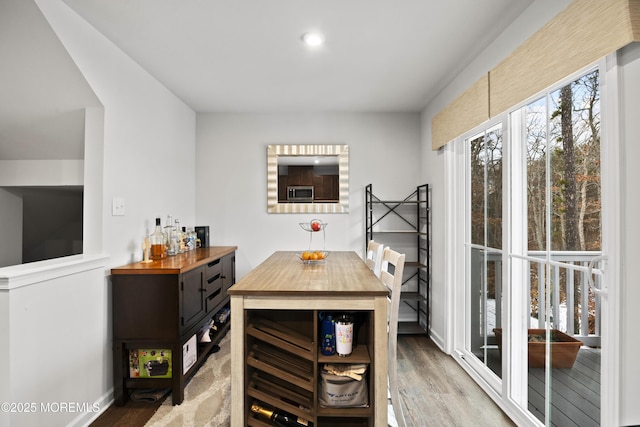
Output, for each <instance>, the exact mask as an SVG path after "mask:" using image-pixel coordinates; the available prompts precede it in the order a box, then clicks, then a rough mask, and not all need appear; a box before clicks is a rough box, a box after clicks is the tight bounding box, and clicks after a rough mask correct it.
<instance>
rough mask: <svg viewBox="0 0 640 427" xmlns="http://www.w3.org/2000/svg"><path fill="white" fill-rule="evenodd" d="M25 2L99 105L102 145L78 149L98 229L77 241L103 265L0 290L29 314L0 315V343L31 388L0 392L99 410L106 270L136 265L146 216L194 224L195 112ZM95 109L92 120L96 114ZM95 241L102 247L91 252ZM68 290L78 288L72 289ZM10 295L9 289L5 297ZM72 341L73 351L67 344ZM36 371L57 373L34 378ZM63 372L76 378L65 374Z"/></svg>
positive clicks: (108, 390)
mask: <svg viewBox="0 0 640 427" xmlns="http://www.w3.org/2000/svg"><path fill="white" fill-rule="evenodd" d="M35 2H36V4H37V5H38V7H39V8H40V9H41V11H42V12H43V15H44V16H45V18H46V19H47V20H48V22H49V24H50V25H51V27H52V28H53V31H54V32H55V33H56V35H57V36H58V37H59V38H60V40H61V42H62V43H63V45H64V46H65V48H66V49H67V51H68V52H69V55H70V56H71V57H72V59H73V60H74V61H75V62H76V64H77V66H78V68H79V69H80V71H81V72H82V74H83V75H84V77H85V79H86V80H87V82H88V83H89V85H90V86H91V88H92V89H93V91H94V92H95V93H96V95H97V96H98V98H99V99H100V102H101V103H102V105H103V106H104V119H103V120H96V123H99V126H97V125H96V126H97V127H99V128H102V126H103V129H104V140H103V141H99V143H98V144H97V147H95V146H91V147H88V148H87V149H85V153H86V152H87V151H88V152H89V153H90V156H89V158H91V161H92V162H95V163H94V165H95V167H87V168H86V171H85V177H84V178H85V183H87V182H90V183H91V185H92V186H93V191H92V194H90V195H88V199H89V200H90V203H91V205H89V206H85V209H86V210H87V211H90V212H100V214H99V215H97V216H96V217H102V221H100V222H94V221H86V222H85V225H87V224H88V226H89V227H95V228H100V229H99V230H95V229H91V230H87V236H90V238H91V239H93V240H92V242H87V245H88V247H90V248H91V252H106V253H108V254H109V255H110V259H109V260H108V262H107V263H106V264H107V269H106V270H100V271H99V273H98V274H92V275H91V276H90V277H85V278H84V279H85V280H82V283H81V285H79V284H78V283H76V282H75V281H74V280H57V279H47V280H45V281H44V282H42V283H40V284H39V285H38V286H30V287H28V288H24V289H22V288H21V289H20V290H9V291H6V292H2V290H0V292H2V294H0V299H1V301H0V304H2V305H3V307H4V306H5V305H8V307H9V308H8V309H7V310H8V311H11V310H20V309H22V307H31V308H32V309H31V308H30V309H29V310H28V311H25V312H23V313H20V315H19V316H18V317H16V316H13V317H11V316H8V315H7V316H3V317H2V319H0V320H2V322H1V324H0V328H11V330H12V331H15V333H12V334H11V335H12V336H9V337H8V338H7V339H10V340H11V345H12V348H11V353H10V356H9V357H10V358H11V360H10V361H9V363H10V364H11V367H12V371H13V365H15V366H16V367H17V369H19V374H20V381H21V382H23V383H24V384H37V385H36V386H32V387H22V386H20V385H19V384H20V383H19V382H18V381H15V382H13V383H12V384H7V383H6V382H0V396H2V397H3V399H5V401H18V400H19V401H26V402H29V401H35V402H59V401H61V399H65V400H68V401H77V402H90V403H93V402H98V403H99V404H100V407H101V409H105V408H106V406H107V404H108V403H109V400H110V399H112V386H113V381H112V360H111V352H112V345H111V302H110V298H111V291H110V281H109V278H108V268H109V267H114V266H117V265H121V264H124V263H127V262H130V261H134V260H139V259H141V249H140V245H141V243H142V240H143V238H144V237H145V235H146V233H148V232H150V230H151V228H152V225H153V224H154V218H155V217H156V216H160V217H162V218H163V219H164V218H165V217H166V215H167V214H173V215H174V216H175V217H179V218H180V219H181V220H182V222H183V224H185V225H193V224H194V221H195V173H194V172H193V171H194V169H195V113H194V112H193V111H192V110H191V109H190V108H189V107H187V106H186V105H185V104H184V103H183V102H181V101H180V100H179V99H177V98H176V97H175V96H174V95H173V94H172V93H170V92H169V91H168V90H167V89H166V88H164V87H163V86H161V85H160V84H159V83H158V82H157V81H156V80H155V79H154V78H153V77H152V76H150V75H149V74H148V73H147V72H146V71H144V70H143V69H141V68H140V66H139V65H138V64H136V63H135V62H134V61H132V60H131V59H130V58H128V57H127V56H125V55H124V54H123V53H122V52H121V51H120V50H119V49H117V48H116V47H115V46H114V45H113V44H112V43H111V42H109V41H108V40H107V39H105V38H104V37H103V36H102V35H101V34H99V33H98V32H97V31H95V29H93V28H92V27H90V26H89V25H88V24H87V23H86V22H85V21H84V20H82V19H81V18H80V17H78V16H77V15H76V14H75V13H74V12H72V11H70V10H69V8H68V7H67V6H66V5H65V4H64V3H63V2H62V1H60V0H35ZM98 110H100V109H95V111H94V110H92V114H102V110H100V111H98ZM93 130H95V129H93ZM100 144H102V145H100ZM96 150H97V151H99V152H98V153H96V152H95V151H96ZM85 159H87V157H85ZM85 166H86V165H85ZM85 190H86V191H88V188H87V187H85ZM95 194H101V197H99V198H96V197H95ZM113 197H122V198H124V199H125V215H124V216H115V217H114V216H111V200H112V198H113ZM100 240H101V241H102V245H101V246H100V247H96V245H95V242H96V241H100ZM87 245H86V246H87ZM103 265H104V263H103ZM0 276H1V274H0ZM78 286H80V288H81V290H82V292H76V291H78ZM14 292H19V293H16V294H15V296H16V297H15V298H14V297H13V295H12V293H14ZM39 313H40V314H39ZM5 314H7V313H5ZM16 315H17V313H16ZM76 316H77V317H76ZM5 322H8V323H6V324H5ZM35 324H39V325H42V326H44V327H45V328H46V334H47V340H46V344H47V346H53V345H54V344H53V343H56V344H55V345H56V346H58V347H57V348H55V349H53V350H52V351H51V353H50V355H48V356H47V357H44V358H43V357H42V355H41V354H39V353H37V352H35V351H33V348H32V344H31V342H32V341H31V336H30V335H27V334H25V333H24V330H23V329H22V326H30V327H29V328H28V329H29V334H30V333H31V330H32V329H35V328H34V327H33V325H35ZM70 324H71V325H72V327H71V328H70V327H69V325H70ZM34 333H36V334H38V332H36V331H34ZM87 337H91V339H90V340H87ZM0 338H3V339H4V338H6V337H5V335H3V336H0ZM76 338H77V340H78V341H77V343H78V345H77V344H76V343H75V342H74V343H68V341H69V340H74V339H76ZM27 340H28V341H27ZM83 341H86V342H88V345H82V342H83ZM2 345H5V343H0V346H2ZM65 348H67V349H68V350H69V351H64V349H65ZM23 350H24V351H23ZM18 357H19V358H20V359H19V360H17V358H18ZM43 362H44V363H45V364H46V366H45V367H43ZM27 366H28V367H30V369H26V367H27ZM39 367H43V369H46V370H48V371H54V372H60V373H65V375H64V376H62V377H53V376H51V380H49V379H48V378H49V377H47V379H43V378H42V376H41V372H40V371H39V369H38V368H39ZM72 367H74V369H75V368H77V372H76V374H77V375H69V374H70V371H71V369H72ZM40 379H42V381H40ZM63 380H64V382H63ZM95 415H96V414H95V413H93V412H87V413H84V414H79V413H77V412H67V413H64V414H59V415H58V416H56V417H51V419H50V421H49V420H48V421H47V422H43V421H42V420H41V419H40V418H38V419H37V420H36V422H34V423H29V422H28V420H27V422H24V421H15V422H12V423H9V424H6V423H4V422H0V424H3V425H11V426H14V425H45V424H46V425H52V426H57V425H68V424H79V425H81V424H85V423H86V422H87V421H88V419H87V418H88V417H93V416H95ZM22 420H24V418H22Z"/></svg>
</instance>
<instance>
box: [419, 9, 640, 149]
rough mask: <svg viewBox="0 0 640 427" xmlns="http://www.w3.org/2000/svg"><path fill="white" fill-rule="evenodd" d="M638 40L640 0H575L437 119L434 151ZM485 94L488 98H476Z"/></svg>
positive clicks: (433, 144) (439, 114) (434, 127)
mask: <svg viewBox="0 0 640 427" xmlns="http://www.w3.org/2000/svg"><path fill="white" fill-rule="evenodd" d="M634 41H640V0H606V1H605V0H574V1H573V2H572V3H571V4H570V5H569V6H567V8H566V9H564V10H563V11H562V12H560V13H559V14H558V15H556V16H555V17H554V18H553V19H552V20H551V21H549V22H548V23H547V24H546V25H545V26H544V27H542V28H541V29H540V30H538V31H537V32H536V33H535V34H534V35H533V36H531V37H530V38H529V39H528V40H527V41H525V42H524V43H523V44H521V45H520V46H519V47H518V48H517V49H516V50H515V51H514V52H513V53H512V54H511V55H509V56H508V57H507V58H506V59H505V60H504V61H502V62H501V63H500V64H498V65H497V66H496V67H495V68H494V69H493V70H491V71H490V72H489V73H488V76H487V77H483V78H482V79H481V81H480V82H478V83H476V84H474V86H472V87H471V88H470V89H468V90H467V91H466V92H464V93H463V94H462V95H461V96H459V97H458V98H456V99H455V100H454V101H453V102H452V103H451V104H449V105H448V106H447V107H445V108H444V109H443V110H442V111H441V112H440V113H438V114H437V115H436V116H435V117H434V118H433V121H432V130H431V132H432V148H433V149H434V150H436V149H438V148H440V147H442V146H443V145H445V144H446V143H447V142H449V141H451V140H452V139H453V138H455V137H457V136H459V135H461V134H463V133H464V132H466V131H468V130H471V129H472V128H474V127H475V126H477V125H479V124H481V123H482V122H483V121H484V120H486V119H488V118H491V117H495V116H496V115H498V114H500V113H503V112H505V111H507V110H508V109H509V108H511V107H513V106H514V105H517V104H519V103H520V102H522V101H524V100H526V99H527V98H529V97H531V96H533V95H535V94H536V93H539V92H541V91H543V90H544V89H545V88H547V87H549V86H551V85H552V84H554V83H556V82H557V81H559V80H562V79H563V78H565V77H566V76H569V75H571V74H572V73H574V72H576V71H578V70H580V69H582V68H584V67H586V66H587V65H589V64H591V63H593V62H595V61H597V60H598V59H600V58H602V57H604V56H606V55H608V54H610V53H612V52H615V51H617V50H618V49H620V48H622V47H624V46H626V45H627V44H629V43H631V42H634ZM480 87H481V88H484V87H486V88H487V90H486V92H483V91H484V89H479V88H480ZM483 93H485V94H486V99H485V100H480V99H476V97H479V96H482V94H483ZM473 108H477V111H471V110H472V109H473ZM481 117H484V120H480V118H481Z"/></svg>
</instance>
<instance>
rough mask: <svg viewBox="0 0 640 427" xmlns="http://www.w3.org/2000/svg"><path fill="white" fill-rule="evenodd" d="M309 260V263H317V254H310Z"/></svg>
mask: <svg viewBox="0 0 640 427" xmlns="http://www.w3.org/2000/svg"><path fill="white" fill-rule="evenodd" d="M309 259H310V260H311V261H317V260H318V253H317V252H314V253H312V254H311V256H310V257H309Z"/></svg>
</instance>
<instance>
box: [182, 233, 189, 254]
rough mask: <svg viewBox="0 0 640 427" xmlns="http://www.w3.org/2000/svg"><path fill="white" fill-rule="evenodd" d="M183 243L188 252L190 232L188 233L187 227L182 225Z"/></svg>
mask: <svg viewBox="0 0 640 427" xmlns="http://www.w3.org/2000/svg"><path fill="white" fill-rule="evenodd" d="M182 245H183V247H184V251H185V252H187V251H188V250H189V234H187V227H182Z"/></svg>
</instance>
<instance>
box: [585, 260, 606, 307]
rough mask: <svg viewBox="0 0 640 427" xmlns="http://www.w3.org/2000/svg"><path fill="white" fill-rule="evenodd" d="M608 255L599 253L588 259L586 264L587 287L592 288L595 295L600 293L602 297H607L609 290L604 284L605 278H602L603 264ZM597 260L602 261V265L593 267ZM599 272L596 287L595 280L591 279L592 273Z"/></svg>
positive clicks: (604, 264)
mask: <svg viewBox="0 0 640 427" xmlns="http://www.w3.org/2000/svg"><path fill="white" fill-rule="evenodd" d="M608 259H609V257H608V256H607V255H599V256H596V257H593V258H591V259H590V260H589V264H588V265H587V282H588V284H589V289H591V290H593V292H594V293H595V294H596V295H600V296H603V297H605V298H606V297H607V296H608V295H609V290H608V289H607V287H606V286H605V280H604V272H605V266H606V262H607V261H608ZM598 261H604V262H603V263H602V267H601V268H594V265H595V264H596V263H597V262H598ZM596 273H597V274H599V275H600V278H601V279H600V288H596V284H595V281H594V280H593V275H594V274H596Z"/></svg>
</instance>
